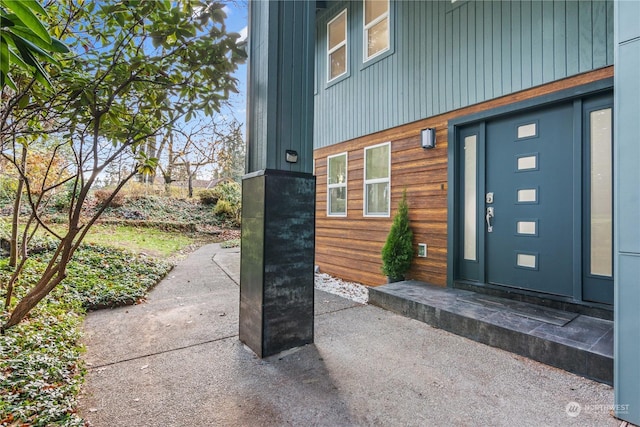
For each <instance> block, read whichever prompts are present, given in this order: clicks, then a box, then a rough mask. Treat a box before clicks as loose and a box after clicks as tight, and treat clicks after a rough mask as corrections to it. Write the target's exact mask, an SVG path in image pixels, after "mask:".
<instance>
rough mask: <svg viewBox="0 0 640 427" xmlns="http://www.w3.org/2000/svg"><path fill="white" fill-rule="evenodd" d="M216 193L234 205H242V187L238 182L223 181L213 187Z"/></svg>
mask: <svg viewBox="0 0 640 427" xmlns="http://www.w3.org/2000/svg"><path fill="white" fill-rule="evenodd" d="M213 192H214V194H217V195H218V198H220V199H222V200H226V201H228V202H229V203H231V204H232V205H234V206H235V205H238V206H239V205H240V203H241V202H242V187H240V184H238V183H237V182H233V181H232V182H223V183H220V184H218V185H216V186H215V187H213Z"/></svg>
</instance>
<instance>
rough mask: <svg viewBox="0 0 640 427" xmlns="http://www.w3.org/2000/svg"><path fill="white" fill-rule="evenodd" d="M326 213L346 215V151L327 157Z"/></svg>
mask: <svg viewBox="0 0 640 427" xmlns="http://www.w3.org/2000/svg"><path fill="white" fill-rule="evenodd" d="M327 215H329V216H347V153H341V154H335V155H333V156H328V157H327Z"/></svg>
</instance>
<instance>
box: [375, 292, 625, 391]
mask: <svg viewBox="0 0 640 427" xmlns="http://www.w3.org/2000/svg"><path fill="white" fill-rule="evenodd" d="M369 303H370V304H372V305H376V306H378V307H381V308H384V309H387V310H389V311H393V312H395V313H398V314H401V315H403V316H406V317H409V318H412V319H415V320H419V321H421V322H425V323H427V324H429V325H431V326H434V327H436V328H439V329H443V330H446V331H449V332H452V333H454V334H457V335H461V336H463V337H466V338H469V339H472V340H474V341H478V342H481V343H483V344H487V345H490V346H492V347H497V348H501V349H503V350H507V351H510V352H513V353H516V354H519V355H522V356H525V357H528V358H531V359H534V360H537V361H539V362H542V363H545V364H548V365H551V366H555V367H558V368H561V369H564V370H566V371H569V372H573V373H575V374H578V375H582V376H584V377H587V378H591V379H594V380H596V381H600V382H603V383H607V384H612V383H613V321H610V320H604V319H599V318H595V317H589V316H586V315H582V314H577V313H570V312H565V311H562V310H557V309H553V308H548V307H541V306H537V305H534V304H530V303H526V302H520V301H514V300H510V299H506V298H500V297H496V296H489V295H482V294H478V293H475V292H472V291H469V290H463V289H454V288H442V287H439V286H433V285H429V284H426V283H422V282H418V281H413V280H408V281H403V282H396V283H390V284H387V285H384V286H378V287H375V288H370V289H369Z"/></svg>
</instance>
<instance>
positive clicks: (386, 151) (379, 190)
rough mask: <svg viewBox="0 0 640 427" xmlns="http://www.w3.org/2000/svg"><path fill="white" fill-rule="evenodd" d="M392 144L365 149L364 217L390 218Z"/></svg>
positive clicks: (386, 143)
mask: <svg viewBox="0 0 640 427" xmlns="http://www.w3.org/2000/svg"><path fill="white" fill-rule="evenodd" d="M390 180H391V143H390V142H385V143H384V144H379V145H374V146H373V147H367V148H365V149H364V215H365V216H389V206H390V201H391V197H390V193H391V191H390V190H391V188H390Z"/></svg>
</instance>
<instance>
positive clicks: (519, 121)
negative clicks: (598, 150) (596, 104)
mask: <svg viewBox="0 0 640 427" xmlns="http://www.w3.org/2000/svg"><path fill="white" fill-rule="evenodd" d="M572 116H573V104H572V103H567V104H563V105H558V106H555V107H553V108H547V109H544V110H541V111H536V112H533V113H528V114H521V115H518V116H516V117H510V118H505V119H499V120H494V121H488V122H487V124H486V138H485V140H486V153H487V154H486V170H485V175H486V186H485V187H486V188H485V190H486V194H485V203H484V206H485V209H484V211H483V214H484V217H485V221H484V229H485V233H486V235H485V236H486V237H485V241H486V280H487V282H488V283H491V284H495V285H501V286H509V287H515V288H520V289H525V290H530V291H536V292H543V293H547V294H555V295H561V296H572V295H573V215H574V212H573V188H574V182H573V179H574V171H573V147H574V146H573V126H571V123H572Z"/></svg>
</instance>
